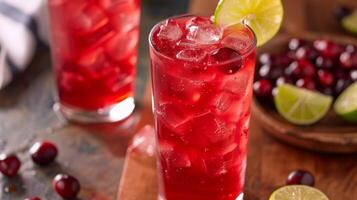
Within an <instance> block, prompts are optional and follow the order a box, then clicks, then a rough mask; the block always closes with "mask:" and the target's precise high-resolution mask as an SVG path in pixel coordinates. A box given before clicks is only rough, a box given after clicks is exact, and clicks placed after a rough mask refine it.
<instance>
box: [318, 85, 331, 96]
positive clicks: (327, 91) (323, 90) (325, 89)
mask: <svg viewBox="0 0 357 200" xmlns="http://www.w3.org/2000/svg"><path fill="white" fill-rule="evenodd" d="M319 91H320V92H321V93H323V94H325V95H329V96H332V95H333V94H334V93H333V89H332V88H331V87H320V88H319Z"/></svg>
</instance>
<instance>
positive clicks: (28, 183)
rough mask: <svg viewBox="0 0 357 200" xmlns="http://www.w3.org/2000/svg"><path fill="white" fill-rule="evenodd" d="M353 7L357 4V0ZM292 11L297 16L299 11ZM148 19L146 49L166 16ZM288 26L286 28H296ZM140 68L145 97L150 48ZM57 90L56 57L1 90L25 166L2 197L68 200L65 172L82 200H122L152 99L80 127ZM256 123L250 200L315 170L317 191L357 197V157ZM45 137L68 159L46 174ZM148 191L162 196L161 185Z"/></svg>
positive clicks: (2, 125) (5, 145) (7, 138)
mask: <svg viewBox="0 0 357 200" xmlns="http://www.w3.org/2000/svg"><path fill="white" fill-rule="evenodd" d="M290 2H291V1H290ZM306 2H309V3H308V4H309V5H312V4H314V3H315V6H314V8H316V9H317V8H318V6H321V7H325V6H326V5H330V6H331V5H332V2H334V1H333V0H326V1H324V2H328V3H324V4H323V5H322V4H321V1H318V0H310V1H306ZM318 2H320V3H319V4H318ZM350 2H352V3H354V4H356V2H355V1H353V0H352V1H350ZM291 5H292V4H289V5H287V9H289V10H290V11H291V10H294V9H295V7H291ZM304 6H306V5H304ZM311 9H312V8H310V7H309V10H310V12H311V13H314V12H312V11H311ZM289 10H288V11H289ZM319 10H323V9H319ZM313 11H315V10H313ZM324 12H325V11H324ZM326 12H327V11H326ZM287 13H288V16H290V15H289V13H291V12H287ZM160 14H162V13H160ZM164 14H167V13H164ZM143 15H144V17H143V23H142V26H143V27H142V38H141V42H140V44H146V43H147V39H146V35H147V33H148V30H149V27H151V26H152V24H153V23H154V22H155V21H158V20H159V19H160V18H162V17H164V16H161V17H157V16H154V15H153V14H152V12H150V11H149V10H148V9H146V7H145V6H144V13H143ZM302 15H303V14H299V16H302ZM314 16H317V15H314ZM310 17H311V16H310ZM310 17H309V19H311V18H310ZM319 17H321V16H319ZM294 20H295V19H294ZM310 21H311V23H313V24H319V23H316V21H314V20H307V21H306V22H303V23H301V24H303V25H304V26H303V27H305V25H306V23H307V22H310ZM288 22H289V21H287V22H285V24H290V23H288ZM294 24H298V25H299V26H297V27H298V28H297V29H299V30H301V27H300V24H299V23H297V22H296V23H295V22H294V23H292V24H291V25H294ZM308 27H311V26H308ZM312 27H313V28H316V27H321V29H319V30H327V29H326V28H328V29H329V30H336V29H335V28H336V25H335V26H330V27H325V26H323V25H319V26H312ZM294 28H296V27H294ZM285 29H287V27H285ZM315 30H316V29H315ZM139 66H140V68H139V69H140V70H139V74H140V75H139V76H140V78H139V79H138V85H139V88H138V91H139V92H138V94H142V93H143V91H144V88H145V83H146V81H147V69H148V67H149V60H148V54H147V46H145V45H142V46H141V54H140V65H139ZM54 90H55V89H54V84H53V77H52V74H51V70H50V60H49V55H48V53H40V54H39V55H38V56H37V58H36V59H35V60H34V62H33V63H32V65H31V67H30V69H29V70H27V71H26V72H25V73H24V74H22V75H20V76H19V77H18V78H17V80H16V81H15V82H13V83H12V84H11V85H10V86H9V87H7V88H6V89H4V90H1V91H0V152H14V153H16V154H17V155H18V156H19V157H20V159H21V161H22V167H21V170H20V172H19V175H18V176H17V177H15V178H12V179H7V178H5V177H3V176H1V175H0V199H1V200H21V199H24V198H25V197H28V196H32V195H37V196H40V197H42V198H43V199H45V200H60V198H59V197H58V196H57V195H56V194H55V193H54V192H53V190H52V188H51V184H50V183H51V180H52V178H53V176H54V175H56V174H57V173H69V174H72V175H74V176H76V177H77V178H78V179H79V180H80V182H81V185H82V190H81V193H80V199H82V200H114V199H116V196H117V191H118V184H119V181H120V179H121V177H122V171H123V165H124V159H125V154H126V149H127V144H128V141H129V140H130V139H131V138H132V135H133V133H135V132H136V131H137V130H138V129H139V128H140V127H142V126H143V125H144V124H146V123H151V122H152V117H151V113H150V103H149V101H147V99H145V98H143V97H142V96H140V95H138V98H137V99H138V107H137V110H136V112H135V114H134V115H133V116H132V117H131V118H129V119H128V120H126V121H124V122H121V123H116V124H99V125H79V124H72V123H68V122H66V121H65V120H64V119H62V118H61V117H60V116H59V115H57V114H56V113H55V112H53V110H52V106H53V103H54V100H53V94H54ZM252 121H253V123H252V127H251V135H250V143H249V157H248V171H247V182H246V188H245V193H246V194H247V195H248V200H257V199H266V198H267V196H268V194H269V193H270V192H271V191H272V190H273V189H275V188H276V187H277V186H280V185H283V184H284V179H285V177H286V175H287V174H288V173H289V172H290V171H291V170H294V169H298V168H302V169H307V170H310V171H312V172H313V173H314V174H315V177H316V179H317V180H316V186H317V187H318V188H320V189H322V190H323V191H324V192H325V193H327V194H328V195H329V196H330V198H331V200H339V199H341V200H342V199H343V200H355V199H357V156H356V155H330V154H319V153H314V152H309V151H305V150H301V149H296V148H293V147H290V146H287V145H285V144H282V143H279V142H278V141H276V140H275V139H273V138H271V137H269V136H268V135H267V134H265V133H264V131H263V130H262V129H261V128H260V126H259V124H256V123H255V122H254V120H252ZM44 139H48V140H51V141H53V142H54V143H56V144H57V146H58V147H59V150H60V154H59V157H58V159H57V162H56V163H54V164H53V165H51V166H49V167H45V168H39V167H37V166H35V165H34V164H33V163H32V161H31V160H30V157H29V155H28V149H29V148H30V147H31V145H32V144H33V143H34V142H36V141H39V140H44ZM151 172H152V171H151ZM151 175H153V174H151ZM153 184H155V182H153ZM129 186H130V185H129ZM135 188H136V187H135V185H132V187H131V190H135ZM143 188H145V189H148V191H152V192H155V191H156V189H155V187H154V186H153V185H146V186H144V187H143ZM145 191H146V190H145ZM121 199H122V200H129V199H130V200H131V199H133V200H134V199H135V198H133V197H127V198H121ZM137 199H138V200H139V199H140V198H137ZM140 200H150V197H141V199H140Z"/></svg>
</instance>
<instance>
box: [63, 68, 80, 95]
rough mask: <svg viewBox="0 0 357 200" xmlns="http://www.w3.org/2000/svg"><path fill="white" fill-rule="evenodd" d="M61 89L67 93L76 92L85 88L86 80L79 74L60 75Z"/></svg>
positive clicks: (67, 73)
mask: <svg viewBox="0 0 357 200" xmlns="http://www.w3.org/2000/svg"><path fill="white" fill-rule="evenodd" d="M58 80H59V87H60V88H61V90H63V91H66V92H74V91H76V90H78V89H80V90H81V89H83V88H85V85H86V79H85V78H84V77H83V76H82V75H81V74H78V73H73V72H61V73H60V75H59V78H58Z"/></svg>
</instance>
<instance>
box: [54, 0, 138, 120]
mask: <svg viewBox="0 0 357 200" xmlns="http://www.w3.org/2000/svg"><path fill="white" fill-rule="evenodd" d="M48 4H49V11H50V18H51V31H52V45H53V46H52V55H53V63H54V66H55V74H56V78H57V85H58V93H59V101H60V109H61V111H62V113H64V115H65V116H66V117H67V118H69V119H72V120H77V121H85V122H98V121H118V120H121V119H123V118H125V117H127V116H128V115H130V114H131V113H132V111H133V109H134V100H133V95H134V77H135V71H136V70H135V66H136V63H137V46H138V36H139V20H140V0H49V2H48Z"/></svg>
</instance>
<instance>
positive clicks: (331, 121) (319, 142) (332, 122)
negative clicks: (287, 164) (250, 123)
mask: <svg viewBox="0 0 357 200" xmlns="http://www.w3.org/2000/svg"><path fill="white" fill-rule="evenodd" d="M291 37H294V36H292V35H279V36H277V37H275V38H274V39H273V40H272V41H270V42H269V43H268V44H267V45H265V46H263V47H261V48H260V49H259V50H258V55H259V54H261V53H263V52H269V53H277V52H282V51H283V50H284V48H286V45H287V43H288V40H289V39H290V38H291ZM297 37H300V38H305V39H307V40H313V39H318V38H327V39H333V41H336V42H339V43H342V44H357V39H355V38H350V37H343V36H336V35H326V34H312V33H304V34H301V35H298V36H297ZM252 114H253V116H254V117H255V119H257V120H258V121H259V122H260V124H261V125H262V127H263V128H264V129H265V130H266V132H267V133H269V134H271V135H272V136H274V137H276V138H277V139H279V140H281V141H283V142H286V143H288V144H291V145H294V146H298V147H302V148H305V149H309V150H313V151H320V152H328V153H355V152H357V124H349V123H347V122H345V121H343V120H342V119H340V118H339V117H338V116H336V114H335V113H334V112H333V111H332V110H331V111H330V112H329V113H328V114H327V116H325V117H324V118H323V119H322V120H321V121H320V122H318V123H316V124H314V125H310V126H298V125H294V124H292V123H290V122H288V121H286V120H285V119H283V118H282V117H281V116H280V115H279V113H277V111H276V110H275V109H274V108H272V107H269V106H264V105H262V104H260V103H259V102H258V101H257V100H256V99H254V100H253V106H252Z"/></svg>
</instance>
